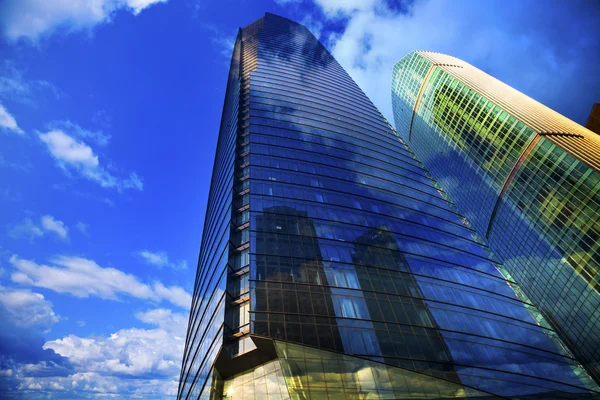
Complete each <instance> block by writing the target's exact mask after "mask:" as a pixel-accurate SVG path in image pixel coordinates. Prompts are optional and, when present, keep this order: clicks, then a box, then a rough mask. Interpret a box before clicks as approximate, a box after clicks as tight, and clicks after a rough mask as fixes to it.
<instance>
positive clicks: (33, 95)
mask: <svg viewBox="0 0 600 400" xmlns="http://www.w3.org/2000/svg"><path fill="white" fill-rule="evenodd" d="M0 7H1V6H0ZM0 14H1V8H0ZM23 75H24V74H23V71H22V70H20V69H19V68H17V67H16V66H15V63H14V62H13V61H10V60H5V61H4V62H3V63H2V64H0V98H3V99H7V100H10V101H12V102H15V103H21V104H25V105H28V106H35V103H36V100H39V98H40V97H41V96H42V95H47V94H48V92H50V93H51V94H52V96H53V97H54V98H56V99H59V98H60V97H61V93H60V91H59V90H58V89H57V88H56V87H55V86H54V85H52V84H51V83H50V82H48V81H44V80H32V79H25V78H24V76H23Z"/></svg>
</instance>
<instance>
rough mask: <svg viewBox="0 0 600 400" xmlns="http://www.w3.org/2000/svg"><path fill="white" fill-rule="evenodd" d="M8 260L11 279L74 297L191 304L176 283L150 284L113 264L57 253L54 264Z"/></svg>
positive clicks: (14, 256)
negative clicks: (103, 263)
mask: <svg viewBox="0 0 600 400" xmlns="http://www.w3.org/2000/svg"><path fill="white" fill-rule="evenodd" d="M10 262H11V264H12V265H13V266H14V267H15V268H16V271H15V272H13V273H12V275H11V279H12V280H13V281H14V282H17V283H20V284H22V285H30V286H36V287H43V288H46V289H51V290H54V291H56V292H58V293H69V294H72V295H73V296H76V297H90V296H94V297H100V298H103V299H110V300H118V299H119V298H120V297H121V296H130V297H134V298H138V299H147V300H153V301H162V300H165V301H169V302H171V303H173V304H175V305H177V306H180V307H182V308H188V307H189V306H190V304H191V295H190V294H189V293H187V292H186V291H185V290H183V289H182V288H180V287H178V286H170V287H166V286H164V285H163V284H162V283H160V282H155V283H154V284H153V285H152V286H150V285H148V284H145V283H142V282H140V281H139V279H138V278H137V277H135V276H134V275H131V274H126V273H125V272H123V271H120V270H118V269H115V268H103V267H101V266H99V265H98V264H96V263H95V262H94V261H92V260H88V259H85V258H82V257H67V256H58V257H56V258H54V259H53V260H52V263H53V264H55V265H56V266H49V265H43V264H37V263H35V262H33V261H29V260H25V259H22V258H19V257H18V256H16V255H13V256H12V257H11V258H10Z"/></svg>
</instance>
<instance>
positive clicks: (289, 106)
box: [250, 94, 391, 133]
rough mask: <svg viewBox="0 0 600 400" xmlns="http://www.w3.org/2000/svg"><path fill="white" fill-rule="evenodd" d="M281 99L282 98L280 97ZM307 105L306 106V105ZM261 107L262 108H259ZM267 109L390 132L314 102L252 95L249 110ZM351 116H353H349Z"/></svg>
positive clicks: (374, 130)
mask: <svg viewBox="0 0 600 400" xmlns="http://www.w3.org/2000/svg"><path fill="white" fill-rule="evenodd" d="M282 97H283V96H282ZM307 103H308V104H307ZM261 106H262V107H261ZM268 107H278V108H280V109H283V110H291V111H292V112H294V111H300V112H303V113H310V114H312V115H320V116H324V117H327V118H330V119H332V120H334V121H336V120H337V121H340V120H342V119H343V120H344V121H348V122H347V123H348V124H349V125H350V126H351V127H354V126H356V127H360V128H363V129H366V130H370V131H373V132H378V131H383V132H386V133H388V132H390V131H391V130H390V128H389V126H387V125H385V126H384V125H383V124H381V126H377V124H373V123H371V124H366V123H364V119H363V120H357V119H355V118H352V116H349V115H343V114H340V113H337V112H332V111H328V110H327V108H330V109H331V108H332V107H326V106H323V105H320V104H319V108H317V107H316V104H315V103H314V102H311V101H304V100H301V101H296V102H290V100H289V99H278V98H275V97H274V96H271V97H265V96H257V95H254V94H252V95H251V96H250V109H259V108H262V109H266V110H267V111H271V110H270V109H269V108H268ZM345 113H346V114H348V110H345ZM350 115H353V114H350Z"/></svg>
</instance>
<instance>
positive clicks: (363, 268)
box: [250, 253, 533, 306]
mask: <svg viewBox="0 0 600 400" xmlns="http://www.w3.org/2000/svg"><path fill="white" fill-rule="evenodd" d="M250 257H251V263H252V264H254V265H255V266H256V269H257V271H256V273H258V270H259V269H260V270H267V269H273V268H277V269H284V270H286V271H287V270H290V271H292V270H293V269H294V268H295V267H294V265H295V263H296V264H298V265H301V264H306V267H301V268H300V269H301V270H302V269H306V268H310V269H311V270H312V269H314V272H315V273H316V271H320V270H326V269H331V271H339V272H342V271H345V272H349V273H351V274H350V276H351V277H352V280H353V281H354V280H356V279H358V278H356V279H355V278H354V275H355V274H358V275H360V274H363V273H365V274H367V275H368V276H369V281H370V282H369V285H371V287H373V289H369V288H368V287H364V286H363V287H361V289H360V290H362V291H365V292H372V293H391V294H397V293H399V292H398V288H396V283H395V280H394V279H395V277H398V278H400V279H402V280H405V279H407V278H409V277H413V276H414V277H418V278H421V279H423V281H424V282H428V283H430V284H432V285H440V286H445V285H444V284H448V285H451V286H457V287H460V288H462V289H461V290H464V291H465V292H469V291H471V290H473V291H475V292H477V293H478V295H482V296H489V297H490V298H495V299H496V300H499V301H503V302H507V303H512V304H523V305H527V306H533V304H531V303H528V302H525V301H523V300H521V299H519V298H518V297H516V296H515V295H514V292H513V291H512V290H511V289H508V290H505V292H507V294H504V293H501V292H499V291H493V290H491V289H484V288H482V287H481V286H474V285H473V284H467V283H463V282H459V281H457V280H451V279H448V278H444V277H440V276H439V275H438V276H436V275H433V274H425V273H419V272H414V271H413V270H412V269H410V267H411V266H412V263H413V261H414V262H416V261H417V260H415V259H414V258H413V257H407V258H406V261H407V262H408V268H409V270H406V271H404V270H402V269H398V268H394V267H388V266H385V265H381V264H377V263H368V264H365V263H363V262H361V260H353V262H352V263H346V262H341V261H335V260H327V261H326V260H320V261H321V262H323V263H327V264H326V265H325V264H323V265H315V264H314V262H313V261H314V259H311V258H309V257H292V256H282V255H275V256H264V255H263V256H261V255H259V254H258V253H252V254H251V255H250ZM275 259H276V260H277V261H276V260H275ZM266 260H267V261H266ZM268 260H271V261H270V263H269V262H268ZM265 264H267V265H265ZM356 268H358V270H356ZM441 268H448V266H442V267H441ZM476 272H477V273H478V274H473V275H474V276H475V277H476V279H474V280H473V281H475V280H476V281H477V282H478V283H479V284H481V285H487V286H490V285H506V281H505V280H502V279H500V278H499V277H493V278H494V279H490V277H489V276H486V275H483V276H482V274H481V273H480V271H477V270H476ZM304 273H307V272H304ZM386 273H387V274H386ZM462 273H464V272H462ZM290 274H292V272H290ZM334 275H335V274H334ZM358 275H356V276H358ZM367 275H365V278H366V276H367ZM371 275H373V276H376V277H379V279H380V281H379V283H378V284H379V286H378V285H377V282H375V283H373V281H372V279H371V278H372V277H371ZM299 276H302V274H300V275H299ZM335 276H337V275H335ZM294 277H295V278H294V279H291V278H292V277H291V276H290V277H289V279H290V280H279V281H277V282H279V283H280V286H281V285H284V286H286V287H290V286H289V285H295V284H299V285H303V284H306V285H308V284H313V285H314V284H318V285H319V286H328V285H321V284H319V283H318V282H317V281H316V278H314V277H312V276H311V275H306V276H304V279H305V280H298V279H299V278H297V276H296V275H294ZM313 278H314V279H313ZM343 279H346V277H344V278H343ZM386 279H391V281H386ZM261 281H264V282H275V281H271V280H267V279H261ZM471 283H474V282H471ZM403 284H404V283H403ZM386 285H387V286H390V285H393V286H394V289H395V290H396V292H391V291H389V290H388V291H386V290H376V289H377V287H380V288H382V289H385V288H386ZM260 286H262V285H257V286H256V287H260ZM269 286H272V285H269ZM334 286H335V285H334ZM330 287H333V286H330ZM337 287H342V288H351V287H350V286H349V285H348V286H340V285H337ZM354 289H357V288H354ZM500 289H505V287H504V286H500Z"/></svg>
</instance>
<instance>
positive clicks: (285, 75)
mask: <svg viewBox="0 0 600 400" xmlns="http://www.w3.org/2000/svg"><path fill="white" fill-rule="evenodd" d="M286 70H287V71H289V70H290V69H289V68H283V67H282V68H281V69H279V68H278V69H273V68H270V67H269V66H268V65H265V63H263V64H262V65H260V66H259V68H258V69H257V70H256V71H253V72H252V74H251V78H250V81H251V82H252V79H254V78H255V77H257V78H265V79H270V78H273V77H274V78H278V79H285V80H286V81H288V82H301V83H302V84H304V85H307V86H308V87H310V88H313V87H314V88H324V91H326V92H328V93H329V92H342V93H345V94H346V95H348V96H352V97H354V98H355V99H356V100H357V101H358V102H361V103H364V104H365V105H367V104H369V103H368V98H367V97H366V96H365V94H364V93H363V92H362V91H361V90H360V89H359V88H358V87H357V86H356V84H355V83H354V82H352V83H351V84H349V83H341V82H340V83H338V82H339V81H338V82H336V81H337V79H335V78H334V79H331V78H332V77H331V75H329V76H328V74H327V73H325V74H323V73H319V74H318V75H314V74H311V73H310V71H309V72H308V73H302V74H299V73H297V72H287V71H286ZM292 71H293V70H292ZM294 76H297V77H298V78H295V77H294ZM332 89H334V90H332ZM340 89H341V90H340ZM369 105H370V104H369ZM369 108H370V111H371V110H372V109H373V106H371V107H369Z"/></svg>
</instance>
